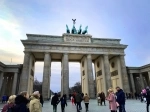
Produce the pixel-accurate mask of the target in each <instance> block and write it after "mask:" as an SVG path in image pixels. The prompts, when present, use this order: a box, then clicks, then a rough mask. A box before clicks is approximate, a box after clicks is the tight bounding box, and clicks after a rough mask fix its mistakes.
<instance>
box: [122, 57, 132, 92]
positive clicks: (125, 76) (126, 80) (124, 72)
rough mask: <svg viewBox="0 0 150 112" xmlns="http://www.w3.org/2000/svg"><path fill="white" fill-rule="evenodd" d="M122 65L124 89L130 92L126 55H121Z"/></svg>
mask: <svg viewBox="0 0 150 112" xmlns="http://www.w3.org/2000/svg"><path fill="white" fill-rule="evenodd" d="M120 65H121V75H122V79H123V80H122V81H123V82H122V83H123V90H124V92H130V88H129V81H128V80H129V79H128V75H127V70H126V64H125V60H124V55H120Z"/></svg>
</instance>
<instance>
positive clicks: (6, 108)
mask: <svg viewBox="0 0 150 112" xmlns="http://www.w3.org/2000/svg"><path fill="white" fill-rule="evenodd" d="M15 98H16V95H11V96H10V97H9V98H8V102H7V104H6V105H4V107H3V109H2V112H8V111H11V112H14V108H13V107H14V106H15Z"/></svg>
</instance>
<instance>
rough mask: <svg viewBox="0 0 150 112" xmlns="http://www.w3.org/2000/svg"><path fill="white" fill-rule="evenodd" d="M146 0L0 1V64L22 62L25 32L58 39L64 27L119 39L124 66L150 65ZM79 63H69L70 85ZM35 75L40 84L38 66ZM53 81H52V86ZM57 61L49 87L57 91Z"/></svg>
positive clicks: (149, 1) (149, 9)
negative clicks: (73, 19) (84, 29)
mask: <svg viewBox="0 0 150 112" xmlns="http://www.w3.org/2000/svg"><path fill="white" fill-rule="evenodd" d="M149 5H150V0H89V1H87V0H76V1H75V0H0V61H2V62H3V63H5V64H10V61H11V58H12V64H22V63H23V56H24V53H23V50H24V47H23V45H22V43H21V41H20V40H21V39H27V37H26V33H31V34H47V35H62V34H63V33H65V31H66V27H65V25H66V24H68V26H69V27H70V28H72V18H76V19H77V21H76V27H77V28H78V27H79V25H80V24H82V26H83V28H84V27H85V26H86V25H88V26H89V27H88V33H89V34H91V35H92V36H93V37H96V38H118V39H121V43H122V44H126V45H128V47H127V49H126V50H125V53H126V57H125V59H126V65H127V66H142V65H145V64H148V63H150V7H149ZM79 67H80V66H79V63H70V64H69V68H70V72H69V73H70V86H72V85H74V83H75V82H77V81H80V68H79ZM35 69H36V72H35V77H36V78H37V79H38V80H40V81H42V74H43V63H36V68H35ZM56 82H57V83H56ZM60 87H61V86H60V63H52V77H51V89H52V90H53V91H55V92H56V91H60Z"/></svg>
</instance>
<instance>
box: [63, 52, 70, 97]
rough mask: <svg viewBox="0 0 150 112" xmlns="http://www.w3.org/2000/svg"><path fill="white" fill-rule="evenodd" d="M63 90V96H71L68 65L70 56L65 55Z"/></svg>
mask: <svg viewBox="0 0 150 112" xmlns="http://www.w3.org/2000/svg"><path fill="white" fill-rule="evenodd" d="M61 81H62V88H61V94H62V95H63V94H66V95H67V97H68V96H69V63H68V54H66V53H65V54H63V57H62V80H61Z"/></svg>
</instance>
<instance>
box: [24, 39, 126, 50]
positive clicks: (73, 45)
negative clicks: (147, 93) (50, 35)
mask: <svg viewBox="0 0 150 112" xmlns="http://www.w3.org/2000/svg"><path fill="white" fill-rule="evenodd" d="M21 41H22V43H23V45H24V46H25V47H26V46H29V45H43V46H68V47H69V46H72V47H76V46H80V47H104V48H110V47H111V48H122V49H125V48H127V45H122V44H117V45H116V44H115V45H105V44H92V43H82V44H76V43H66V42H63V43H54V42H38V41H28V40H21Z"/></svg>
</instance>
